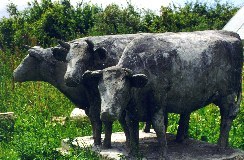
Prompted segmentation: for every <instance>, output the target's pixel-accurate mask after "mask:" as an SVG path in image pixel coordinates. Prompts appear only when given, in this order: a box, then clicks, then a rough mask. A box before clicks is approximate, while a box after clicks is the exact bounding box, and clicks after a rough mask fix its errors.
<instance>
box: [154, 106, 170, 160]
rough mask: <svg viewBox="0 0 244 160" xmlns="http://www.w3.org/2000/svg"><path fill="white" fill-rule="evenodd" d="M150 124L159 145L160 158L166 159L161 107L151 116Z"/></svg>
mask: <svg viewBox="0 0 244 160" xmlns="http://www.w3.org/2000/svg"><path fill="white" fill-rule="evenodd" d="M152 124H153V128H154V130H155V132H156V135H157V139H158V142H159V145H160V150H161V155H160V158H161V159H166V158H167V157H166V151H167V141H166V132H165V125H164V111H163V109H160V110H159V111H157V112H156V113H154V115H153V116H152Z"/></svg>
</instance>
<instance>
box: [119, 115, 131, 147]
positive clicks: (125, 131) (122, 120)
mask: <svg viewBox="0 0 244 160" xmlns="http://www.w3.org/2000/svg"><path fill="white" fill-rule="evenodd" d="M125 116H126V113H125V112H123V113H122V116H121V117H120V118H119V123H120V125H121V126H122V128H123V130H124V133H125V137H126V146H127V147H129V146H130V133H129V128H128V126H127V124H126V120H125Z"/></svg>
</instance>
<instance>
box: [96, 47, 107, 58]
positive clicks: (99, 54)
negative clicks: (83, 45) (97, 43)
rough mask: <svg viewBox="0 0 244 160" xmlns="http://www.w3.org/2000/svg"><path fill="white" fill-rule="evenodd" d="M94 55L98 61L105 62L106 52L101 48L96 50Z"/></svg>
mask: <svg viewBox="0 0 244 160" xmlns="http://www.w3.org/2000/svg"><path fill="white" fill-rule="evenodd" d="M94 54H95V56H96V57H98V58H99V60H105V59H106V58H107V50H106V49H105V48H103V47H99V48H97V49H96V50H95V53H94Z"/></svg>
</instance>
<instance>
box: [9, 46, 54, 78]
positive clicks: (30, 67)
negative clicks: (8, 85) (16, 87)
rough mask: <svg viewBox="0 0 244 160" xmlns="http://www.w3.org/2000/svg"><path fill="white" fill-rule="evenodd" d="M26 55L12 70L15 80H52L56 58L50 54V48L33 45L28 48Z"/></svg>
mask: <svg viewBox="0 0 244 160" xmlns="http://www.w3.org/2000/svg"><path fill="white" fill-rule="evenodd" d="M28 53H29V54H28V55H27V56H26V57H25V58H24V59H23V61H22V62H21V64H20V65H19V66H18V67H17V68H16V69H15V70H14V73H13V76H14V80H15V81H16V82H24V81H50V82H52V81H54V80H53V79H52V77H53V76H54V75H53V74H54V67H53V66H54V65H55V63H56V62H57V60H56V59H55V58H54V57H53V55H52V49H51V48H47V49H43V48H41V47H39V46H35V47H33V48H30V49H29V50H28Z"/></svg>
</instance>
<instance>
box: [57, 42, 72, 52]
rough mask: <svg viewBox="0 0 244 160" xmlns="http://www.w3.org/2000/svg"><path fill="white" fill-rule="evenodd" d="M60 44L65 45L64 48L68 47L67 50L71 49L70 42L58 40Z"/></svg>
mask: <svg viewBox="0 0 244 160" xmlns="http://www.w3.org/2000/svg"><path fill="white" fill-rule="evenodd" d="M58 44H59V45H60V46H61V47H63V48H64V49H66V50H67V51H69V50H70V44H69V43H67V42H64V41H61V40H58Z"/></svg>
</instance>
